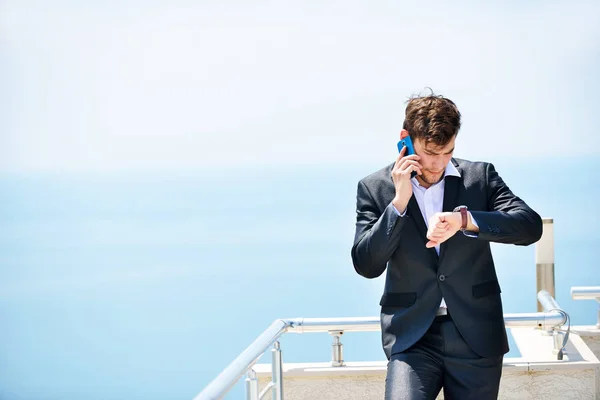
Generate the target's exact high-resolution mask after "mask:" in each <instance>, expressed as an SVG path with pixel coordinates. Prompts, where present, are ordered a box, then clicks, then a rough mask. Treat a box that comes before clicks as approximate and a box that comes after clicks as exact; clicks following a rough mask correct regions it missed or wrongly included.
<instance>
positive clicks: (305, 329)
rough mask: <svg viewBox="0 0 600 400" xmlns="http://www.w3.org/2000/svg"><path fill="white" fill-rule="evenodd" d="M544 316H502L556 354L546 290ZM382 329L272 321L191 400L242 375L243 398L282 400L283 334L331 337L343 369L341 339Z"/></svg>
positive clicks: (557, 317) (562, 316) (375, 320)
mask: <svg viewBox="0 0 600 400" xmlns="http://www.w3.org/2000/svg"><path fill="white" fill-rule="evenodd" d="M537 297H538V300H539V301H540V303H541V305H542V307H543V308H544V312H535V313H518V314H504V324H505V326H506V327H507V328H514V327H528V326H529V327H535V328H538V329H541V330H544V331H548V332H551V333H552V334H553V335H555V341H554V344H555V351H557V352H559V351H560V350H561V349H562V347H563V346H564V343H562V344H561V341H560V339H561V338H562V337H563V336H562V335H563V334H562V333H561V332H560V331H559V330H558V328H559V327H561V326H562V325H564V324H565V323H566V321H567V318H568V316H567V314H566V313H565V312H564V311H563V310H561V309H560V307H559V306H558V304H557V303H556V301H555V300H554V298H553V297H552V296H551V295H550V293H548V292H547V291H545V290H542V291H540V292H539V293H538V295H537ZM380 329H381V326H380V319H379V317H353V318H294V319H278V320H275V322H273V323H272V324H271V326H269V327H268V328H267V329H266V330H265V331H264V332H263V333H262V334H261V335H260V336H259V337H258V338H257V339H256V340H255V341H254V342H252V344H251V345H250V346H249V347H248V348H247V349H246V350H244V351H243V352H242V353H241V354H240V355H239V356H238V357H237V358H236V359H235V360H233V362H232V363H231V364H229V366H228V367H227V368H225V369H224V370H223V372H221V373H220V374H219V375H218V376H217V377H216V378H215V379H214V380H213V381H212V382H211V383H210V384H209V385H208V386H206V388H205V389H204V390H203V391H202V392H200V394H198V395H197V396H196V397H195V398H194V400H215V399H220V398H222V397H223V396H224V395H225V394H226V393H227V392H228V391H229V390H230V389H231V387H232V386H233V385H235V383H236V382H237V381H238V380H239V379H240V378H241V377H242V375H244V374H245V373H246V374H247V377H246V398H247V399H249V400H259V399H261V398H262V397H263V396H264V395H265V394H266V393H267V392H268V391H269V390H271V394H272V399H273V400H282V399H283V374H282V366H283V364H282V358H281V348H280V345H279V341H278V339H279V338H280V337H281V336H282V335H283V334H285V333H287V332H290V333H309V332H328V333H329V334H331V335H332V336H333V350H332V361H331V364H332V366H343V365H344V358H343V345H342V344H341V342H340V337H341V336H342V334H343V333H344V332H376V331H379V330H380ZM271 346H273V349H272V350H271V351H272V353H273V359H272V363H271V367H272V375H271V378H272V380H271V382H270V383H269V384H268V385H267V386H266V387H265V388H264V389H263V390H262V391H259V390H260V389H259V385H258V378H257V376H256V373H255V372H254V370H253V369H252V367H253V366H254V364H256V362H257V361H258V359H259V358H260V357H261V356H262V355H263V354H264V353H265V352H266V351H267V350H268V349H269V347H271Z"/></svg>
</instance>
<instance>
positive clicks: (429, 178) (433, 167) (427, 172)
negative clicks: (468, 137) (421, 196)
mask: <svg viewBox="0 0 600 400" xmlns="http://www.w3.org/2000/svg"><path fill="white" fill-rule="evenodd" d="M455 140H456V135H454V136H453V137H452V139H450V141H449V142H448V144H446V145H445V146H436V145H435V144H433V143H425V142H423V141H421V139H417V140H415V141H414V143H413V144H414V147H415V152H416V153H417V155H418V156H420V157H421V159H420V160H419V163H420V164H421V166H422V167H423V168H422V169H421V172H422V173H423V174H422V175H420V176H418V175H417V179H418V180H420V181H422V182H424V183H426V184H427V185H429V186H430V185H433V184H435V183H438V182H439V181H440V180H441V179H442V177H443V176H444V172H445V170H446V165H448V163H449V162H450V159H451V158H452V153H453V152H454V141H455Z"/></svg>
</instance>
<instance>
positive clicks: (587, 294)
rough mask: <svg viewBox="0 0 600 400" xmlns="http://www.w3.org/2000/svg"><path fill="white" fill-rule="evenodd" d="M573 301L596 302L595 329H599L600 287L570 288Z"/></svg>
mask: <svg viewBox="0 0 600 400" xmlns="http://www.w3.org/2000/svg"><path fill="white" fill-rule="evenodd" d="M571 298H572V299H573V300H596V302H597V303H598V319H597V322H596V328H597V329H600V286H573V287H571Z"/></svg>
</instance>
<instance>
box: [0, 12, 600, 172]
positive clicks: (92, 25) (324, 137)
mask: <svg viewBox="0 0 600 400" xmlns="http://www.w3.org/2000/svg"><path fill="white" fill-rule="evenodd" d="M50 3H52V4H50ZM105 3H107V2H95V3H92V2H85V3H84V2H78V1H55V2H46V1H23V0H4V1H1V0H0V7H1V9H0V88H1V92H0V105H2V107H1V108H2V110H0V131H1V137H0V146H1V149H2V152H1V158H0V160H1V161H0V171H75V172H82V171H83V172H85V171H114V170H156V169H164V170H172V169H184V170H194V169H197V168H205V167H215V166H221V165H230V166H238V167H239V166H253V165H257V164H260V165H264V164H267V165H281V164H282V163H286V164H288V165H334V164H335V165H340V164H341V165H344V164H357V163H365V164H381V165H385V164H386V163H388V162H389V161H391V160H392V159H393V158H394V157H395V155H396V149H395V143H396V141H397V136H398V132H399V129H400V126H401V124H402V121H403V112H404V101H405V99H406V98H407V97H408V96H409V95H410V94H411V93H413V92H418V91H422V90H423V88H424V87H426V86H430V87H432V88H433V89H434V90H435V91H436V92H439V93H441V94H444V95H446V96H448V97H450V98H451V99H453V100H455V102H456V103H457V104H458V106H459V108H460V109H461V111H462V113H463V118H464V119H463V121H464V125H463V130H462V131H461V133H460V135H459V140H458V143H457V152H456V155H457V156H461V157H465V158H471V159H487V158H490V157H497V156H498V155H499V154H502V155H506V154H508V153H510V154H511V155H514V156H518V157H529V156H536V157H537V156H557V155H560V154H563V153H565V152H566V151H569V152H572V153H573V154H574V155H598V154H600V139H599V138H598V137H599V134H598V128H597V122H596V121H597V118H596V115H597V112H598V109H599V108H600V98H599V93H600V78H599V74H598V71H600V52H599V51H600V50H599V49H600V3H599V2H597V1H589V2H573V1H551V2H542V1H534V2H527V4H521V3H520V2H494V4H486V5H481V4H479V2H474V1H473V2H429V3H427V7H425V6H423V5H422V4H424V3H419V5H417V4H416V3H414V2H398V1H386V2H373V1H370V2H369V1H363V2H348V1H343V2H342V1H339V2H266V1H252V2H234V1H223V2H208V1H197V2H195V1H169V2H166V1H165V2H158V1H152V2H148V1H134V0H130V1H123V2H119V3H120V4H119V5H116V4H105Z"/></svg>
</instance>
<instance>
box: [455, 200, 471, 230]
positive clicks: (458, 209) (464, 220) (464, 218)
mask: <svg viewBox="0 0 600 400" xmlns="http://www.w3.org/2000/svg"><path fill="white" fill-rule="evenodd" d="M467 210H468V208H467V206H458V207H456V208H455V209H454V210H452V211H453V212H460V218H461V220H462V225H461V227H460V231H461V232H464V231H466V230H467V225H468V223H469V217H468V216H467Z"/></svg>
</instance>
